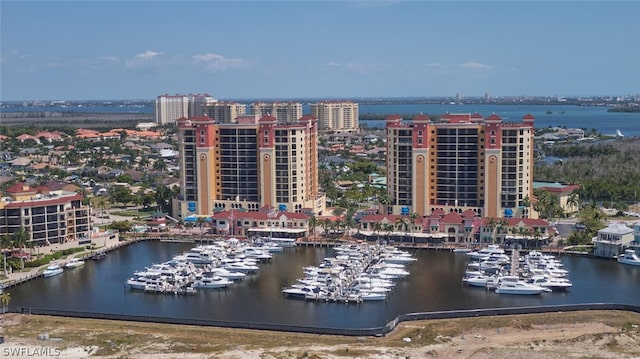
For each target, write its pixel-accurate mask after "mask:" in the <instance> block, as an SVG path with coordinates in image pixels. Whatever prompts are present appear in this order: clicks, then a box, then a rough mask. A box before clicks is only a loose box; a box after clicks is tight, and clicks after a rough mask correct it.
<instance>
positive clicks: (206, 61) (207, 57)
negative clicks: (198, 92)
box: [193, 53, 251, 72]
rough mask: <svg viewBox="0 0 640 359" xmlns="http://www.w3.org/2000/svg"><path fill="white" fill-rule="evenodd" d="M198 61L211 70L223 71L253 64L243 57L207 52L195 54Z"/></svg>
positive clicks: (194, 57)
mask: <svg viewBox="0 0 640 359" xmlns="http://www.w3.org/2000/svg"><path fill="white" fill-rule="evenodd" d="M193 59H194V60H195V62H196V63H201V64H203V65H204V68H205V69H207V70H208V71H210V72H223V71H228V70H234V69H243V68H248V67H250V66H251V62H250V61H248V60H245V59H241V58H227V57H224V56H223V55H219V54H214V53H206V54H197V55H194V56H193Z"/></svg>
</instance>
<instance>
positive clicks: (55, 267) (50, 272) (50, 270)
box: [42, 263, 63, 277]
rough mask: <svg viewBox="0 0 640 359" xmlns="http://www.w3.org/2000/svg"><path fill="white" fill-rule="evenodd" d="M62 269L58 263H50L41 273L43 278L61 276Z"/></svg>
mask: <svg viewBox="0 0 640 359" xmlns="http://www.w3.org/2000/svg"><path fill="white" fill-rule="evenodd" d="M62 271H63V269H62V267H61V266H60V264H59V263H51V264H49V266H48V267H47V268H46V269H45V270H44V272H43V273H42V274H43V275H44V276H45V277H53V276H54V275H58V274H62Z"/></svg>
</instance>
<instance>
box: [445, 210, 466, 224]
mask: <svg viewBox="0 0 640 359" xmlns="http://www.w3.org/2000/svg"><path fill="white" fill-rule="evenodd" d="M440 223H441V224H461V223H462V216H460V214H458V212H455V211H452V212H449V213H447V214H445V215H444V216H443V217H442V218H441V219H440Z"/></svg>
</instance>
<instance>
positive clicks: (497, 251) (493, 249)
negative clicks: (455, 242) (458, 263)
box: [467, 244, 504, 260]
mask: <svg viewBox="0 0 640 359" xmlns="http://www.w3.org/2000/svg"><path fill="white" fill-rule="evenodd" d="M501 254H504V249H502V248H500V246H499V245H497V244H490V245H489V246H487V248H483V249H481V250H479V251H472V252H467V256H469V258H471V259H476V260H484V259H487V258H489V257H490V256H491V255H501Z"/></svg>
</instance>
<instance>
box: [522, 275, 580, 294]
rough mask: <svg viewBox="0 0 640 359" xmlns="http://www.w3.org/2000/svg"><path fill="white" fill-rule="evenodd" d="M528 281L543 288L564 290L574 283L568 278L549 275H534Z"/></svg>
mask: <svg viewBox="0 0 640 359" xmlns="http://www.w3.org/2000/svg"><path fill="white" fill-rule="evenodd" d="M527 283H531V284H535V285H538V286H540V287H543V288H549V289H551V290H552V291H563V290H567V289H569V288H571V287H572V286H573V284H572V283H571V281H570V280H568V279H567V278H558V277H553V276H548V275H534V276H532V277H531V278H529V280H527Z"/></svg>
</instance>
